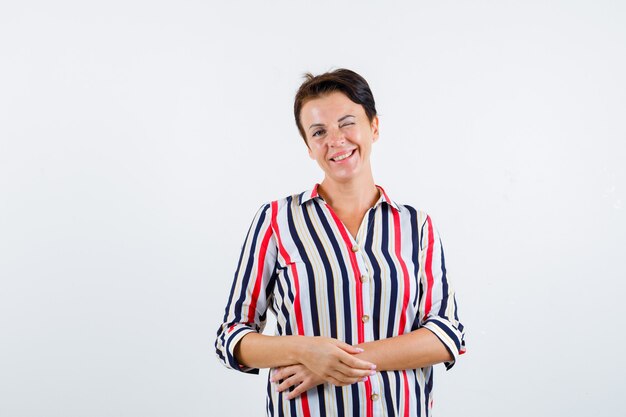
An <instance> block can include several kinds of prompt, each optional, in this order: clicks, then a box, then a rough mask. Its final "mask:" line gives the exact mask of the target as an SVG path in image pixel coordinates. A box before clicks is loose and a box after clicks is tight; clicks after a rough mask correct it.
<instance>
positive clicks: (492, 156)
mask: <svg viewBox="0 0 626 417" xmlns="http://www.w3.org/2000/svg"><path fill="white" fill-rule="evenodd" d="M224 3H225V2H224ZM231 3H232V5H225V4H223V2H219V3H218V2H215V3H211V2H210V1H207V0H204V1H194V2H190V1H187V2H185V1H178V2H174V1H169V2H165V1H157V2H148V1H137V0H125V1H107V2H98V3H96V2H80V1H74V2H69V1H55V2H43V1H40V2H32V1H20V2H17V1H14V2H3V3H2V5H1V6H0V59H1V62H0V279H1V281H0V416H2V417H21V416H33V417H48V416H50V417H52V416H59V417H74V416H76V417H79V416H80V417H83V416H89V417H99V416H129V417H130V416H132V417H134V416H144V415H145V416H154V417H158V416H177V417H178V416H190V417H191V416H194V417H195V416H220V415H223V416H239V415H251V416H260V415H263V414H264V411H263V410H264V396H265V373H262V376H250V375H243V374H240V373H238V372H234V371H229V370H227V369H225V368H224V367H222V365H220V364H219V363H218V361H217V359H216V357H215V354H214V348H213V340H214V337H215V332H216V330H217V327H218V326H219V324H220V322H221V320H222V315H223V309H224V306H225V304H226V300H227V295H228V291H229V289H230V283H231V279H232V276H233V272H234V269H235V264H236V261H237V258H238V256H239V250H240V247H241V244H242V243H243V239H244V236H245V233H246V231H247V228H248V226H249V224H250V221H251V220H252V216H253V214H254V212H255V211H256V209H257V208H258V207H259V206H260V205H261V204H262V203H263V202H266V201H269V200H271V199H277V198H280V197H284V196H286V195H289V194H292V193H296V192H300V191H303V190H305V189H309V188H311V187H312V186H313V184H314V183H315V182H317V181H320V180H321V178H322V175H321V171H319V169H318V168H317V166H316V165H315V163H314V162H313V161H311V160H310V159H309V158H308V155H307V153H306V149H305V147H304V145H303V143H302V141H301V139H300V138H299V136H298V133H297V130H296V127H295V124H294V122H293V116H292V105H293V104H292V103H293V95H294V93H295V90H296V89H297V87H298V85H299V84H300V82H301V75H302V73H304V72H305V71H312V72H314V73H319V72H323V71H326V70H329V69H332V68H338V67H347V68H351V69H353V70H356V71H357V72H359V73H361V74H362V75H363V76H364V77H365V78H366V79H367V80H368V81H369V83H370V86H371V88H372V90H373V92H374V95H375V97H376V100H377V106H378V111H379V113H380V120H381V139H380V141H379V142H378V143H377V144H376V145H375V147H374V156H373V159H374V161H373V165H374V169H375V172H374V174H375V178H376V180H377V183H378V184H380V185H382V186H383V187H385V188H386V190H387V191H388V193H389V194H390V196H391V197H392V198H393V199H395V200H397V201H398V202H401V203H407V204H411V205H414V206H416V207H419V208H421V209H424V210H426V211H427V212H429V213H430V214H431V215H432V216H433V218H434V219H435V222H436V224H437V225H438V227H439V230H440V232H441V234H442V238H443V243H444V247H445V249H446V258H447V261H448V269H449V274H450V277H451V279H452V280H453V282H454V283H455V285H456V288H457V292H458V301H459V305H460V313H461V318H462V319H463V321H464V323H465V325H466V328H467V345H468V353H467V354H466V355H465V356H464V357H462V360H461V361H460V362H459V363H458V364H457V366H456V367H455V368H454V369H453V370H452V371H450V372H444V370H443V367H442V366H438V367H437V375H436V400H435V412H436V415H438V416H460V415H464V416H503V415H506V416H509V417H517V416H520V417H521V416H529V415H530V416H555V415H563V416H564V415H567V416H570V417H574V416H591V415H596V416H623V415H624V414H625V413H626V407H625V406H624V404H623V398H622V397H623V389H624V387H625V386H626V373H625V372H624V371H625V369H626V363H625V360H624V355H623V349H624V343H625V341H626V340H625V337H624V330H623V328H624V317H625V314H624V313H625V308H624V306H623V296H624V293H625V290H626V286H625V284H624V281H625V279H626V266H625V265H624V256H625V255H626V251H625V249H626V169H625V163H624V161H625V160H626V146H625V145H624V143H625V140H626V125H625V120H626V118H625V116H626V77H625V74H626V24H625V22H626V5H625V4H624V3H623V2H619V1H598V0H596V1H560V2H557V1H551V2H546V1H531V2H512V1H473V2H466V1H456V2H452V1H438V2H434V1H429V2H426V1H421V2H399V3H396V4H394V5H389V4H384V5H383V4H382V3H383V2H363V1H359V2H357V1H354V2H324V1H322V2H312V1H311V2H303V1H282V2H252V1H237V2H231ZM339 3H340V4H339Z"/></svg>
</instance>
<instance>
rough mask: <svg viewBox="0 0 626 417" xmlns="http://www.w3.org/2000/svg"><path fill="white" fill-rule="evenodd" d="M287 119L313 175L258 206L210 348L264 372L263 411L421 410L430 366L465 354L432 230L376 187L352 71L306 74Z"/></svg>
mask: <svg viewBox="0 0 626 417" xmlns="http://www.w3.org/2000/svg"><path fill="white" fill-rule="evenodd" d="M294 115H295V119H296V124H297V126H298V129H299V131H300V134H301V136H302V138H303V139H304V142H305V144H306V146H307V148H308V152H309V155H310V157H311V158H312V159H314V160H315V161H317V163H318V164H319V166H320V168H321V169H322V170H323V171H324V180H323V181H322V182H321V183H320V184H316V185H315V186H314V187H313V189H312V190H310V191H305V192H302V193H300V194H295V195H292V196H289V197H287V198H283V199H281V200H277V201H272V202H271V203H268V204H264V205H263V206H262V207H261V208H260V209H259V211H258V212H257V214H256V216H255V217H254V220H253V221H252V226H251V227H250V229H249V232H248V236H247V237H246V240H245V243H244V245H243V249H242V253H241V256H240V258H239V264H238V266H237V271H236V273H235V279H234V282H233V286H232V289H231V292H230V297H229V300H228V304H227V306H226V312H225V315H224V323H223V324H222V325H221V327H220V329H219V330H218V334H217V340H216V343H215V346H216V351H217V355H218V357H219V358H220V359H221V360H222V361H223V363H224V364H225V365H226V366H228V367H230V368H233V369H237V370H239V371H242V372H249V373H258V372H259V368H272V371H271V372H270V374H269V381H268V390H267V405H266V408H267V414H268V415H270V416H279V415H280V416H282V415H285V416H323V415H337V416H368V417H369V416H428V415H430V409H431V407H432V386H433V368H432V365H433V364H436V363H440V362H444V363H445V365H446V367H447V368H448V369H449V368H450V367H452V365H453V364H454V362H455V361H456V360H457V358H458V355H459V354H462V353H463V352H464V351H465V343H464V339H463V338H464V333H463V325H462V324H461V323H460V322H459V319H458V315H457V304H456V300H455V298H454V292H453V289H452V287H451V285H450V283H449V281H448V278H447V276H446V268H445V264H444V256H443V250H442V246H441V240H440V239H439V236H438V234H437V230H436V228H435V227H434V225H433V222H432V220H431V218H430V217H429V216H428V215H427V214H425V213H424V212H422V211H418V210H415V209H414V208H413V207H411V206H407V205H401V204H398V203H396V202H394V201H393V200H391V199H390V198H389V196H388V195H387V193H386V192H385V191H384V190H383V189H382V188H381V187H379V186H377V185H376V184H375V182H374V178H373V176H372V169H371V165H370V154H371V152H372V145H373V144H374V142H376V141H377V140H378V136H379V133H378V117H377V115H376V107H375V102H374V97H373V96H372V92H371V91H370V88H369V85H368V84H367V82H366V81H365V80H364V79H363V78H362V77H361V76H360V75H358V74H356V73H355V72H353V71H350V70H346V69H339V70H336V71H332V72H329V73H325V74H322V75H319V76H312V75H310V74H309V75H307V78H306V80H305V82H304V83H303V84H302V85H301V86H300V89H299V90H298V92H297V94H296V98H295V105H294ZM268 309H269V310H270V311H271V312H272V313H273V314H275V315H276V318H277V329H276V333H275V335H273V336H269V335H263V334H262V330H263V327H264V325H265V320H266V317H267V310H268Z"/></svg>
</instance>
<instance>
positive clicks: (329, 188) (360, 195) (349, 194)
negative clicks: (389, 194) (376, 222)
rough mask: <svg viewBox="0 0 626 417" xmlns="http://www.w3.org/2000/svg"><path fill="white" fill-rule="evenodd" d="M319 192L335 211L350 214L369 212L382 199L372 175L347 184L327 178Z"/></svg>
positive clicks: (320, 186)
mask: <svg viewBox="0 0 626 417" xmlns="http://www.w3.org/2000/svg"><path fill="white" fill-rule="evenodd" d="M318 192H319V193H320V195H321V196H322V198H323V199H324V200H325V201H326V202H327V203H328V204H329V205H330V206H331V207H332V208H333V209H334V210H337V211H349V212H354V211H363V210H367V209H369V208H370V207H372V206H373V205H374V204H375V203H376V201H377V200H378V198H379V197H380V191H379V190H378V188H377V187H376V184H375V183H374V178H373V177H372V176H371V175H369V176H367V177H364V178H360V179H354V180H352V181H349V182H345V183H343V182H336V181H332V180H331V179H329V178H328V177H326V178H324V181H322V183H321V184H320V185H319V187H318Z"/></svg>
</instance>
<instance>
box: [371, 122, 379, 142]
mask: <svg viewBox="0 0 626 417" xmlns="http://www.w3.org/2000/svg"><path fill="white" fill-rule="evenodd" d="M371 128H372V142H376V141H377V140H378V116H374V118H373V119H372V123H371Z"/></svg>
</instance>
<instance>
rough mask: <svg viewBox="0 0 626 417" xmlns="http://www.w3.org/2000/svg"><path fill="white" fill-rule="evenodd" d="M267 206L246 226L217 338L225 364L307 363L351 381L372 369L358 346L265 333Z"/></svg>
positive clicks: (270, 245)
mask: <svg viewBox="0 0 626 417" xmlns="http://www.w3.org/2000/svg"><path fill="white" fill-rule="evenodd" d="M271 210H272V209H271V206H270V205H269V204H268V205H265V206H263V207H261V209H259V211H258V212H257V214H256V216H255V217H254V220H253V221H252V225H251V226H250V229H249V231H248V235H247V237H246V240H245V243H244V245H243V247H242V251H241V256H240V258H239V263H238V266H237V272H236V273H235V279H234V281H233V285H232V288H231V292H230V297H229V301H228V304H227V306H226V311H225V315H224V320H223V323H222V325H221V326H220V328H219V330H218V334H217V338H216V342H215V347H216V353H217V355H218V357H219V358H220V359H221V360H222V362H223V363H224V365H226V366H227V367H229V368H232V369H236V370H239V371H242V372H249V373H258V372H259V368H266V367H277V366H281V365H292V364H296V363H302V364H306V365H307V367H309V368H310V369H311V370H312V371H313V372H315V373H316V374H317V375H319V376H320V377H322V378H323V379H324V380H325V381H328V382H331V383H334V384H336V385H346V384H350V383H353V382H355V381H356V380H358V379H359V378H362V377H363V376H364V375H369V374H370V373H371V372H372V369H373V368H372V366H373V365H372V364H371V363H368V362H366V361H363V360H361V359H358V358H356V357H354V356H353V355H352V354H354V353H359V352H360V351H361V350H360V349H356V348H354V347H352V346H350V345H348V344H346V343H343V342H340V341H338V340H334V339H330V338H322V337H305V336H266V335H263V334H261V333H262V331H263V327H264V326H265V317H266V313H267V309H268V306H269V305H270V303H271V301H272V297H273V296H272V288H273V285H274V282H273V281H274V279H275V265H276V260H277V245H276V240H275V237H274V236H273V230H272V225H271V216H272V212H271Z"/></svg>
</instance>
